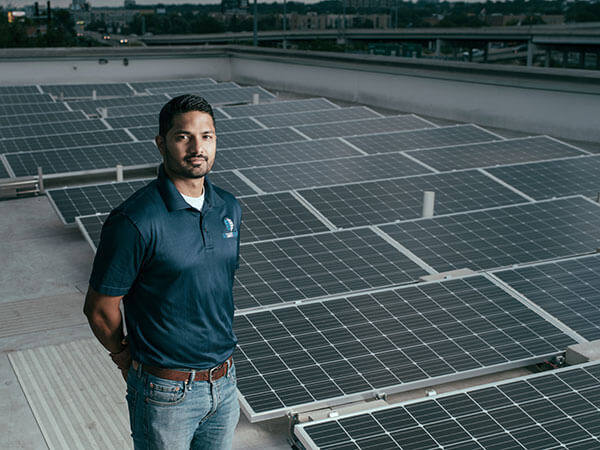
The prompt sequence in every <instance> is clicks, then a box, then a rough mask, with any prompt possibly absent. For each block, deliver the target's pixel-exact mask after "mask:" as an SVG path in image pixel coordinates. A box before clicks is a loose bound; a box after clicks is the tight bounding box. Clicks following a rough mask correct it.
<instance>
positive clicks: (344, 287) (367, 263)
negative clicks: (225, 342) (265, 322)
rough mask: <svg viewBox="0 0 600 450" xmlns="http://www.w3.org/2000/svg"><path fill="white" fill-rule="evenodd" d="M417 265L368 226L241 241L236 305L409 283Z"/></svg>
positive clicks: (246, 306)
mask: <svg viewBox="0 0 600 450" xmlns="http://www.w3.org/2000/svg"><path fill="white" fill-rule="evenodd" d="M428 273H430V272H428V271H426V270H425V269H424V268H422V266H420V265H418V264H417V263H415V262H414V261H413V260H412V259H410V258H409V257H407V256H406V255H405V254H404V253H402V252H400V251H399V250H398V248H397V247H396V246H394V245H392V244H390V243H389V242H388V241H387V240H385V238H384V237H382V236H381V235H380V234H378V233H377V232H376V231H375V230H373V229H371V228H367V227H364V228H354V229H351V230H337V231H332V232H324V233H314V234H312V235H305V236H296V237H288V238H280V239H274V240H271V241H261V242H257V243H247V242H242V244H241V256H240V266H239V269H238V271H237V275H236V279H235V282H234V287H233V295H234V298H235V302H236V308H238V309H239V310H245V309H252V308H260V307H264V306H268V305H274V304H278V303H285V302H296V301H304V300H308V299H317V298H322V297H326V296H332V295H341V294H348V293H350V292H353V291H359V290H368V289H374V288H380V287H387V286H392V285H400V284H403V283H408V282H412V281H414V280H416V279H418V278H419V277H420V276H423V275H427V274H428Z"/></svg>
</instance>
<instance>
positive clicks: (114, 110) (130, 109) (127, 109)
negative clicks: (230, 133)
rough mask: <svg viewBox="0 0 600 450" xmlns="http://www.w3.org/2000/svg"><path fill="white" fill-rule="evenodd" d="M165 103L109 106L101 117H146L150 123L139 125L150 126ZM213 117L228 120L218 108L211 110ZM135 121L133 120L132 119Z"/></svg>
mask: <svg viewBox="0 0 600 450" xmlns="http://www.w3.org/2000/svg"><path fill="white" fill-rule="evenodd" d="M165 103H166V100H165V101H162V102H161V103H148V104H145V105H127V106H109V107H108V108H106V111H105V112H106V114H105V115H104V116H103V117H108V118H116V117H119V118H123V117H131V116H135V117H139V118H140V119H139V120H140V121H142V120H144V119H142V117H146V119H145V120H147V121H148V120H150V119H149V118H152V119H151V120H152V121H151V122H146V123H140V124H139V125H140V126H141V125H152V124H153V123H158V114H159V113H160V110H161V108H162V107H163V106H164V104H165ZM213 115H214V116H215V120H218V119H228V118H229V117H228V116H226V115H225V114H223V113H222V112H221V111H220V110H219V109H218V108H213ZM132 120H135V119H132Z"/></svg>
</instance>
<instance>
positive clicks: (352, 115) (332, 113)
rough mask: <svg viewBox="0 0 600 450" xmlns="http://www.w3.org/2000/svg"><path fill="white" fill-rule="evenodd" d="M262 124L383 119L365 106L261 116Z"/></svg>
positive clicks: (286, 125) (286, 124)
mask: <svg viewBox="0 0 600 450" xmlns="http://www.w3.org/2000/svg"><path fill="white" fill-rule="evenodd" d="M259 117H260V118H259V119H257V120H258V121H259V122H260V123H262V124H263V125H265V126H266V127H268V128H277V127H288V126H293V125H306V124H310V123H328V122H343V121H346V120H358V119H367V118H374V117H381V114H378V113H376V112H375V111H373V110H372V109H369V108H366V107H364V106H357V107H353V108H339V109H324V110H321V111H305V112H297V113H287V114H272V115H269V116H259Z"/></svg>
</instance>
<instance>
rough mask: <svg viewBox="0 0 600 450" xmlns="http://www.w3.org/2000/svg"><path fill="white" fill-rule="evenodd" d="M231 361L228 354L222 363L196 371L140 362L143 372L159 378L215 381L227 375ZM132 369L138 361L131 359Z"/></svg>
mask: <svg viewBox="0 0 600 450" xmlns="http://www.w3.org/2000/svg"><path fill="white" fill-rule="evenodd" d="M232 363H233V357H232V356H230V357H229V358H227V361H225V362H224V363H222V364H219V365H218V366H215V367H213V368H212V369H205V370H197V371H192V370H190V371H184V370H173V369H165V368H163V367H154V366H148V365H146V364H142V370H143V371H144V372H148V373H149V374H151V375H154V376H155V377H159V378H164V379H166V380H172V381H188V382H189V381H191V380H190V378H191V377H192V376H193V377H194V380H193V381H215V380H218V379H219V378H221V377H224V376H225V375H227V372H229V368H230V367H231V364H232ZM131 364H132V366H133V369H134V370H137V369H138V367H139V365H140V363H139V362H137V361H135V360H134V361H132V362H131Z"/></svg>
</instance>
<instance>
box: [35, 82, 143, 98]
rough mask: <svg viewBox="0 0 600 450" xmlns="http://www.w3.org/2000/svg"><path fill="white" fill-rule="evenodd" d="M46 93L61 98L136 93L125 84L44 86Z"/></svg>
mask: <svg viewBox="0 0 600 450" xmlns="http://www.w3.org/2000/svg"><path fill="white" fill-rule="evenodd" d="M40 87H41V88H42V90H43V91H44V92H47V93H48V94H52V95H54V96H55V97H59V98H86V97H87V98H92V97H93V96H94V92H95V95H96V96H97V97H126V96H128V95H133V94H134V92H133V91H132V90H131V88H130V87H129V86H127V84H125V83H87V84H42V85H41V86H40Z"/></svg>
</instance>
